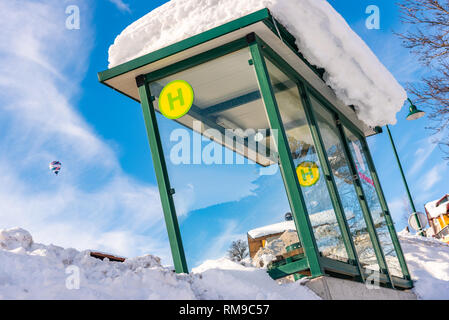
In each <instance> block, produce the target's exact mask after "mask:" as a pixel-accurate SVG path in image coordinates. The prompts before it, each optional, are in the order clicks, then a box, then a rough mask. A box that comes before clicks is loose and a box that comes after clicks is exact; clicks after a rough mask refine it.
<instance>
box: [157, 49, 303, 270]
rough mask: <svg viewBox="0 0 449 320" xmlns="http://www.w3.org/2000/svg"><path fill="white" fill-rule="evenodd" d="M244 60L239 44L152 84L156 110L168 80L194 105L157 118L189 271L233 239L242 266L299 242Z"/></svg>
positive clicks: (257, 94)
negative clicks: (241, 251) (245, 248)
mask: <svg viewBox="0 0 449 320" xmlns="http://www.w3.org/2000/svg"><path fill="white" fill-rule="evenodd" d="M249 58H250V54H249V50H248V49H247V48H245V49H242V50H239V51H236V52H234V53H231V54H228V55H225V56H222V57H220V58H217V59H215V60H213V61H209V62H206V63H203V64H201V65H198V66H195V67H193V68H190V69H188V70H185V71H182V72H179V73H177V74H173V75H171V76H169V77H166V78H163V79H160V80H157V81H155V82H153V83H151V84H150V90H151V93H152V95H154V96H155V102H154V105H155V107H156V109H157V108H158V107H159V98H160V94H161V90H162V88H163V87H164V86H166V84H168V83H169V82H171V81H174V80H184V81H186V82H188V83H189V84H190V85H191V86H192V88H193V91H194V101H193V106H192V108H191V109H190V111H189V112H188V113H187V114H186V115H184V116H183V117H182V118H180V119H178V120H177V121H176V122H175V121H172V120H168V119H167V118H165V117H163V116H162V115H160V114H158V115H157V119H158V124H159V129H160V134H161V139H162V143H163V148H164V154H165V158H166V162H167V167H168V173H169V178H170V182H171V185H172V187H173V188H174V189H175V191H176V192H175V194H174V202H175V206H176V212H177V215H178V219H179V223H180V229H181V234H182V238H183V242H184V247H185V251H186V257H187V262H188V265H189V267H190V268H192V267H197V266H198V265H199V264H201V263H202V262H204V261H205V260H210V259H217V258H221V257H223V256H225V255H227V250H228V249H229V247H230V245H231V243H232V242H233V241H236V240H242V241H243V242H244V243H245V244H247V245H248V244H249V252H250V256H251V258H252V260H251V261H250V260H248V259H247V260H245V261H246V262H247V263H250V262H252V263H253V264H254V265H256V266H257V267H264V268H265V267H267V265H268V264H269V263H270V262H271V261H272V260H273V259H275V258H276V256H278V255H281V254H282V253H284V252H285V250H286V249H285V248H286V246H288V245H291V244H294V243H297V242H298V241H299V240H298V236H297V233H296V227H295V224H294V221H292V220H290V218H288V217H287V218H288V220H286V218H285V216H286V213H288V212H291V210H290V205H289V202H288V198H287V195H286V192H285V188H284V185H283V180H282V177H281V174H280V170H279V168H278V164H277V160H276V159H277V157H276V154H275V153H274V152H273V150H270V149H269V148H270V146H272V145H274V144H272V143H271V139H274V138H275V137H276V132H272V130H269V122H268V119H267V116H266V112H265V107H264V104H263V102H262V100H261V95H260V92H259V87H258V83H257V78H256V75H255V71H254V67H253V66H250V65H249V63H248V60H249ZM198 120H201V122H199V121H198ZM182 125H184V126H187V127H188V128H192V129H194V130H195V132H192V131H191V130H186V129H185V127H183V126H182ZM225 134H226V135H225ZM211 139H213V141H211ZM224 146H226V147H224Z"/></svg>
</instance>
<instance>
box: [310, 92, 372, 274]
mask: <svg viewBox="0 0 449 320" xmlns="http://www.w3.org/2000/svg"><path fill="white" fill-rule="evenodd" d="M310 99H311V102H312V108H313V110H314V111H315V116H316V119H317V122H318V127H319V130H320V133H321V137H322V139H323V143H324V146H325V149H326V153H327V157H328V159H329V163H330V166H331V169H332V173H333V175H334V179H335V183H336V185H337V190H338V192H339V195H340V199H341V202H342V205H343V209H344V211H345V215H346V220H347V221H348V225H349V229H350V231H351V234H352V237H353V242H354V245H355V247H356V250H357V254H358V257H359V261H360V263H361V265H362V266H363V267H365V268H367V269H372V270H379V265H378V263H377V258H376V255H375V251H374V249H373V246H372V243H371V239H370V236H369V233H368V229H367V227H366V223H365V219H364V216H363V211H362V208H361V206H360V203H359V199H358V197H357V193H356V190H355V187H354V183H353V177H352V175H351V170H350V168H349V163H348V160H347V158H346V155H345V152H344V148H343V145H342V143H341V140H340V135H339V132H338V128H337V126H336V124H335V120H334V117H333V116H332V114H331V113H330V112H328V111H327V110H326V109H324V107H323V106H322V105H321V104H320V102H318V100H317V99H315V98H314V97H313V96H310Z"/></svg>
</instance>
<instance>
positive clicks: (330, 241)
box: [267, 60, 348, 261]
mask: <svg viewBox="0 0 449 320" xmlns="http://www.w3.org/2000/svg"><path fill="white" fill-rule="evenodd" d="M267 67H268V71H269V74H270V79H271V82H272V86H273V88H274V91H275V96H276V101H277V104H278V107H279V112H280V114H281V118H282V122H283V125H284V128H285V132H286V135H287V138H288V142H289V146H290V151H291V153H292V157H293V162H294V164H295V167H296V168H297V169H296V170H297V176H298V180H299V183H300V185H301V190H302V193H303V195H304V200H305V202H306V206H307V211H308V213H309V218H310V222H311V224H312V227H313V231H314V234H315V238H316V241H317V245H318V249H319V251H320V252H321V254H322V255H323V256H325V257H329V258H333V259H338V260H341V261H347V259H348V255H347V252H346V248H345V246H344V242H343V238H342V236H341V231H340V228H339V225H338V222H337V218H336V216H335V212H334V209H333V205H332V201H331V198H330V195H329V192H328V189H327V185H326V181H325V176H324V174H323V171H322V168H321V164H320V161H319V159H318V154H317V151H316V148H315V144H314V141H313V138H312V134H311V132H310V129H309V125H308V122H307V118H306V114H305V112H304V107H303V104H302V101H301V98H300V95H299V91H298V87H297V85H296V84H295V83H294V82H293V81H292V80H291V79H290V78H289V77H287V76H286V75H285V74H284V73H283V72H282V71H280V70H279V69H278V68H277V67H276V66H274V65H273V64H272V63H271V62H270V61H268V60H267Z"/></svg>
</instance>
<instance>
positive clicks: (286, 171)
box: [247, 34, 324, 277]
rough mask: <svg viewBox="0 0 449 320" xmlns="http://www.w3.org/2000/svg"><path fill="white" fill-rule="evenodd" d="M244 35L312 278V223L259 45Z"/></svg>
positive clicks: (317, 271) (315, 264) (316, 268)
mask: <svg viewBox="0 0 449 320" xmlns="http://www.w3.org/2000/svg"><path fill="white" fill-rule="evenodd" d="M247 38H248V43H249V48H250V51H251V56H252V60H253V64H254V67H255V69H256V75H257V79H258V82H259V87H260V91H261V93H262V98H263V101H264V104H265V109H266V112H267V116H268V121H269V123H270V127H271V129H272V130H278V145H277V148H278V150H277V151H278V154H279V164H280V170H281V172H282V177H283V180H284V184H285V189H286V191H287V197H288V199H289V202H290V206H291V209H292V215H293V219H294V221H295V225H296V230H297V232H298V237H299V239H300V240H301V243H302V246H303V248H304V253H305V255H306V259H307V262H308V265H309V268H310V272H311V274H312V277H318V276H321V275H323V274H324V273H323V270H322V268H321V264H320V261H319V257H320V254H319V251H318V247H317V244H316V239H315V236H314V234H313V229H312V225H311V223H310V219H309V216H308V214H307V209H306V204H305V202H304V197H303V195H302V192H301V188H300V185H299V182H298V179H297V178H296V173H295V172H296V171H295V166H294V164H293V159H292V155H291V152H290V149H289V146H288V140H287V136H286V134H285V130H284V126H283V124H282V120H281V115H280V114H279V108H278V106H277V102H276V99H275V97H274V91H273V88H272V86H271V82H270V76H269V75H268V71H267V66H266V64H265V59H264V57H263V56H262V52H261V48H260V44H259V42H258V41H257V37H256V35H255V34H252V35H249V36H248V37H247Z"/></svg>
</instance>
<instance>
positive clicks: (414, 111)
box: [386, 99, 425, 236]
mask: <svg viewBox="0 0 449 320" xmlns="http://www.w3.org/2000/svg"><path fill="white" fill-rule="evenodd" d="M408 101H409V102H410V107H409V114H408V115H407V117H406V119H407V120H417V119H419V118H422V117H423V116H424V115H425V112H424V111H421V110H419V109H418V108H417V107H416V106H415V105H414V104H413V103H412V101H411V100H410V99H408ZM386 127H387V132H388V136H389V137H390V142H391V145H392V147H393V151H394V155H395V156H396V161H397V162H398V166H399V171H400V172H401V175H402V180H403V181H404V185H405V189H406V191H407V196H408V199H409V201H410V206H411V208H412V210H413V214H414V215H415V219H416V224H417V226H418V234H419V235H421V236H423V235H424V234H423V229H422V226H421V222H420V221H419V218H418V215H417V214H416V208H415V204H414V202H413V198H412V195H411V193H410V189H409V187H408V184H407V180H406V178H405V174H404V170H403V169H402V164H401V161H400V160H399V155H398V151H397V149H396V145H395V144H394V141H393V136H392V135H391V131H390V128H389V126H388V125H387V126H386Z"/></svg>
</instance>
